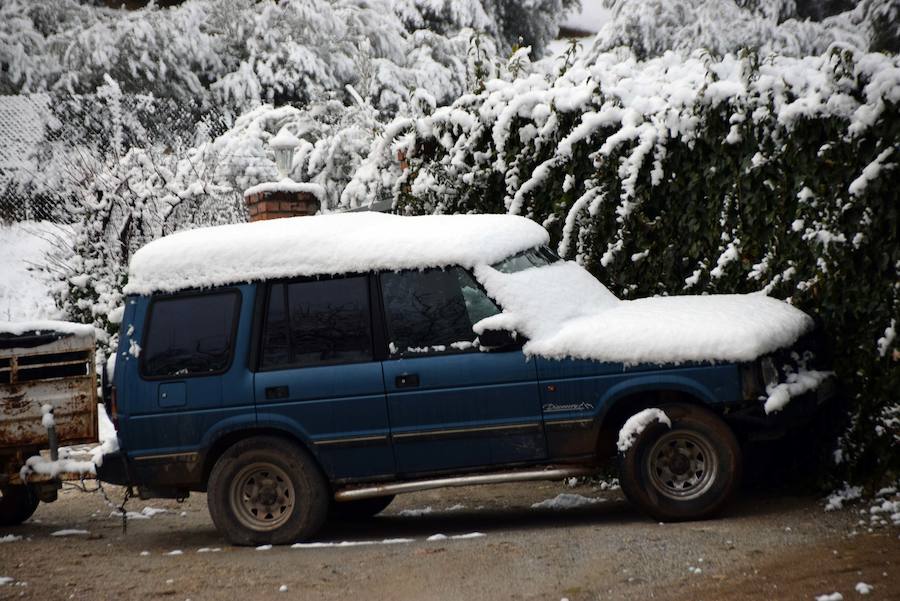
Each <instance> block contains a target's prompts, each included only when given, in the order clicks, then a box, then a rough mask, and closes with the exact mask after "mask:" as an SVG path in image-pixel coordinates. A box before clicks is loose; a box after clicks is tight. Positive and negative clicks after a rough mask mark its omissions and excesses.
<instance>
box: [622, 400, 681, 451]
mask: <svg viewBox="0 0 900 601" xmlns="http://www.w3.org/2000/svg"><path fill="white" fill-rule="evenodd" d="M653 422H659V423H661V424H665V425H667V426H669V427H670V428H671V427H672V421H671V420H670V419H669V416H668V415H666V414H665V412H664V411H663V410H662V409H656V408H652V409H644V410H643V411H638V412H637V413H635V414H634V415H632V416H631V417H629V418H628V421H626V422H625V425H623V426H622V429H621V430H619V440H618V442H617V443H616V447H617V448H618V449H619V451H621V452H623V453H624V452H626V451H628V449H630V448H631V445H633V444H634V441H635V440H637V438H638V436H640V435H641V432H643V431H644V430H646V429H647V426H649V425H650V424H652V423H653Z"/></svg>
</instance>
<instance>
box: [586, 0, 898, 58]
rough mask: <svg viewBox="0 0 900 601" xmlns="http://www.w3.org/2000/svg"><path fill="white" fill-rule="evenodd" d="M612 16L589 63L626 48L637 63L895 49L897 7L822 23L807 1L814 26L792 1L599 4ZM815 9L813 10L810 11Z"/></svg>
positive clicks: (874, 5) (868, 7) (880, 5)
mask: <svg viewBox="0 0 900 601" xmlns="http://www.w3.org/2000/svg"><path fill="white" fill-rule="evenodd" d="M604 1H605V3H606V4H607V6H609V7H610V9H611V11H612V18H611V19H610V20H609V22H608V23H606V24H605V25H604V26H603V28H602V29H601V30H600V32H599V34H598V35H597V37H596V38H595V40H594V41H593V43H592V45H591V47H590V49H589V50H588V54H589V56H591V57H595V56H598V55H599V54H601V53H603V52H606V51H609V50H611V49H613V48H617V47H620V46H628V47H630V48H631V49H632V50H634V52H635V53H636V54H637V55H638V56H640V57H644V58H646V57H650V56H658V55H661V54H663V53H664V52H665V51H667V50H679V51H688V52H690V51H692V50H694V49H696V48H704V49H706V50H707V51H709V52H710V53H712V54H714V55H718V56H722V55H724V54H726V53H728V52H737V51H739V50H741V49H745V48H746V49H753V50H758V51H760V52H763V53H767V52H777V53H779V54H782V55H788V56H806V55H810V54H821V53H823V52H825V51H826V50H827V49H828V48H829V47H830V46H831V45H832V44H833V43H835V42H839V43H844V44H852V45H854V46H856V47H857V48H860V49H871V50H877V51H882V50H886V51H890V52H897V51H898V50H900V47H898V44H900V1H898V0H859V2H857V3H856V6H855V7H853V6H852V5H851V8H852V9H851V10H848V11H846V12H843V13H839V14H835V15H831V16H827V17H825V15H824V14H821V13H822V12H824V10H825V9H826V7H825V6H824V5H825V4H826V3H824V2H812V3H807V4H812V5H813V6H814V7H815V9H816V10H814V11H811V10H807V11H804V12H807V13H810V12H815V13H817V14H815V15H812V16H816V17H825V18H822V19H821V20H817V21H813V20H809V19H806V18H804V17H806V16H809V15H808V14H807V15H803V14H801V13H800V11H799V10H798V9H799V8H801V7H800V6H799V5H800V4H801V3H798V2H795V1H794V0H604ZM816 5H818V6H816Z"/></svg>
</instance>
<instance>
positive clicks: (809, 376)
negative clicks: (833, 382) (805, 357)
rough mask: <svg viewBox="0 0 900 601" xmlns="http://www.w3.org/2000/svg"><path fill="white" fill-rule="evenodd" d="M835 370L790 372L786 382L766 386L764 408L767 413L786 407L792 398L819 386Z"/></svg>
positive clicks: (799, 370) (801, 369)
mask: <svg viewBox="0 0 900 601" xmlns="http://www.w3.org/2000/svg"><path fill="white" fill-rule="evenodd" d="M832 374H833V372H830V371H816V370H812V369H810V370H807V369H804V368H800V369H798V370H797V371H796V372H793V373H789V374H787V376H786V380H787V381H785V382H782V383H781V384H776V385H775V386H766V393H767V394H768V397H767V398H766V403H765V405H764V407H763V408H764V409H765V411H766V413H767V414H768V413H773V412H775V411H781V410H782V409H784V407H785V405H787V404H788V403H789V402H790V400H791V399H792V398H793V397H795V396H800V395H801V394H805V393H807V392H810V391H812V390H815V389H816V388H818V387H819V384H821V383H822V382H824V381H825V380H826V379H828V378H829V377H830V376H831V375H832Z"/></svg>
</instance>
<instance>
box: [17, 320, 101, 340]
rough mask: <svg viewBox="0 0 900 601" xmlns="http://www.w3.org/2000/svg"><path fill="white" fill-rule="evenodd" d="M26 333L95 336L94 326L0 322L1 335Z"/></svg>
mask: <svg viewBox="0 0 900 601" xmlns="http://www.w3.org/2000/svg"><path fill="white" fill-rule="evenodd" d="M25 332H35V333H37V334H41V333H47V332H59V333H61V334H71V335H72V336H80V337H87V336H93V335H94V326H92V325H86V324H83V323H72V322H71V321H57V320H52V319H38V320H31V321H0V333H2V334H12V335H13V336H20V335H22V334H24V333H25Z"/></svg>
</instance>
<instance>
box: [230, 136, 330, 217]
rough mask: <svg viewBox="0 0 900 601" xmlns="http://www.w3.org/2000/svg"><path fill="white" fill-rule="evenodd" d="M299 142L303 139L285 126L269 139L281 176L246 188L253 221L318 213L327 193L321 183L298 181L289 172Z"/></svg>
mask: <svg viewBox="0 0 900 601" xmlns="http://www.w3.org/2000/svg"><path fill="white" fill-rule="evenodd" d="M299 144H300V140H298V139H297V137H296V136H294V134H292V133H291V132H289V131H288V129H287V128H286V127H282V128H281V131H279V132H278V135H276V136H275V137H274V138H272V139H271V140H270V141H269V146H271V147H272V149H273V150H274V151H275V165H276V167H277V168H278V175H279V177H280V179H279V181H277V182H265V183H262V184H257V185H255V186H253V187H251V188H247V190H245V191H244V201H245V202H246V203H247V209H248V210H249V212H250V221H264V220H266V219H279V218H281V217H299V216H303V215H315V214H316V213H318V212H319V209H320V208H321V206H322V203H321V200H322V198H323V197H324V192H325V191H324V189H323V188H322V186H320V185H318V184H308V183H298V182H295V181H294V180H292V179H291V178H290V177H289V175H288V174H289V173H290V172H291V161H292V160H293V157H294V149H295V148H296V147H297V146H298V145H299Z"/></svg>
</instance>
